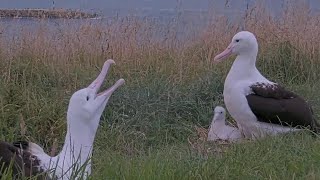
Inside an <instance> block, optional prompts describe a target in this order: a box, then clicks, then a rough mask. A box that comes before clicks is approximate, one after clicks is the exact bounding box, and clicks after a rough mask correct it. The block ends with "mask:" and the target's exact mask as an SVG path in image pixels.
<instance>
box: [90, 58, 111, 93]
mask: <svg viewBox="0 0 320 180" xmlns="http://www.w3.org/2000/svg"><path fill="white" fill-rule="evenodd" d="M111 64H115V62H114V60H112V59H108V60H107V61H106V62H105V63H104V64H103V67H102V70H101V72H100V74H99V76H98V77H97V78H96V79H95V80H94V81H93V82H92V83H91V84H90V85H89V86H88V88H90V89H92V90H94V92H95V94H97V92H98V90H99V89H100V87H101V85H102V83H103V81H104V79H105V77H106V76H107V73H108V70H109V68H110V65H111Z"/></svg>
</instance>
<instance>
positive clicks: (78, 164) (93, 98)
mask: <svg viewBox="0 0 320 180" xmlns="http://www.w3.org/2000/svg"><path fill="white" fill-rule="evenodd" d="M114 63H115V62H114V61H113V60H111V59H110V60H107V61H106V62H105V63H104V65H103V68H102V70H101V73H100V74H99V76H98V77H97V78H96V79H95V80H94V81H93V82H92V83H91V84H90V85H89V86H88V87H86V88H84V89H81V90H78V91H77V92H75V93H74V94H73V95H72V97H71V99H70V102H69V107H68V111H67V134H66V136H65V142H64V145H63V148H62V151H61V152H60V153H59V154H58V155H57V156H55V157H50V156H49V155H48V154H46V153H45V152H44V151H43V149H42V148H41V147H40V146H39V145H37V144H34V143H31V142H29V143H28V142H20V143H15V146H16V147H19V146H21V147H22V148H23V149H24V150H25V151H28V152H30V153H31V155H32V157H33V160H34V162H37V165H38V168H39V172H47V173H48V174H49V177H51V178H57V179H78V178H79V177H81V176H83V177H84V179H86V178H87V177H88V176H89V175H90V174H91V156H92V148H93V142H94V138H95V135H96V131H97V128H98V126H99V121H100V117H101V115H102V112H103V111H104V109H105V107H106V105H107V103H108V100H109V98H110V96H111V95H112V93H113V92H114V91H115V90H117V88H118V87H119V86H121V85H122V84H124V82H125V81H124V79H119V80H118V81H117V82H116V83H115V84H114V85H113V86H111V87H110V88H109V89H107V90H105V91H103V92H100V93H98V91H99V89H100V87H101V85H102V83H103V81H104V79H105V77H106V75H107V72H108V70H109V68H110V66H111V64H114ZM80 168H83V169H82V170H79V169H80ZM76 171H80V172H81V173H78V174H77V173H76Z"/></svg>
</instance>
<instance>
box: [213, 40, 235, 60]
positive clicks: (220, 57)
mask: <svg viewBox="0 0 320 180" xmlns="http://www.w3.org/2000/svg"><path fill="white" fill-rule="evenodd" d="M232 49H233V43H230V44H229V46H228V47H227V48H226V49H225V50H224V51H223V52H222V53H220V54H218V55H216V56H215V57H214V59H213V62H215V63H219V62H221V61H222V60H223V59H225V58H227V57H229V56H230V55H231V54H232Z"/></svg>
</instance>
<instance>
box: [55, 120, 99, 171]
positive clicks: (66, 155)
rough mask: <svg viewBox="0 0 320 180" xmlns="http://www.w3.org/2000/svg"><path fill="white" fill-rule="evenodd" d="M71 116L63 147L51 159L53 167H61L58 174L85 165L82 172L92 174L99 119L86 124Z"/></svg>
mask: <svg viewBox="0 0 320 180" xmlns="http://www.w3.org/2000/svg"><path fill="white" fill-rule="evenodd" d="M70 117H71V116H68V127H67V134H66V136H65V142H64V145H63V148H62V150H61V152H60V153H59V154H58V155H57V156H55V157H53V158H52V159H51V163H50V164H51V167H55V166H57V167H59V170H58V172H56V173H57V174H65V173H67V174H68V175H69V174H71V173H72V171H78V170H79V168H81V167H83V166H85V169H84V171H83V169H81V170H80V172H84V173H85V174H87V173H89V174H90V173H91V157H92V149H93V142H94V138H95V135H96V131H97V128H98V124H99V119H98V120H94V122H95V124H92V122H90V123H89V122H88V124H86V122H84V121H81V120H78V119H71V118H70ZM49 166H50V165H49ZM69 169H70V170H69ZM68 175H67V176H66V177H68Z"/></svg>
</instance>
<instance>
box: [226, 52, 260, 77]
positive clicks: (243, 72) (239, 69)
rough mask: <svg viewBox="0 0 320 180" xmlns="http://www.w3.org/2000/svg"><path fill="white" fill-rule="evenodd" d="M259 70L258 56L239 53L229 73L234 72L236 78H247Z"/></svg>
mask: <svg viewBox="0 0 320 180" xmlns="http://www.w3.org/2000/svg"><path fill="white" fill-rule="evenodd" d="M257 71H258V70H257V68H256V56H254V55H238V56H237V58H236V59H235V61H234V62H233V64H232V67H231V69H230V71H229V74H230V73H231V74H233V75H234V78H237V79H246V78H248V77H249V76H251V74H252V73H255V72H257Z"/></svg>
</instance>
